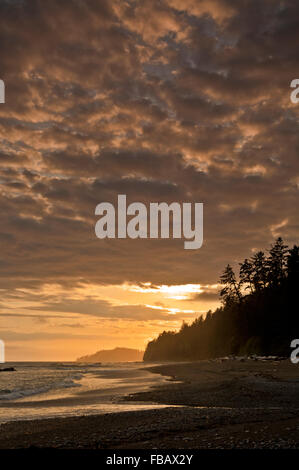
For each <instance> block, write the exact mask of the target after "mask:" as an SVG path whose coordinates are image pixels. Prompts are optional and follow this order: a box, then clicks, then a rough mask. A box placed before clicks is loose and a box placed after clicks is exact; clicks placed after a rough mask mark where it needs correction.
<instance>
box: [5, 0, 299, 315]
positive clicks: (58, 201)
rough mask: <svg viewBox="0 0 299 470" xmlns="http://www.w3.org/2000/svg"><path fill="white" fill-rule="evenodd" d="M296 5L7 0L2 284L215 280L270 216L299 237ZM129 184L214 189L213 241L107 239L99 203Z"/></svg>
mask: <svg viewBox="0 0 299 470" xmlns="http://www.w3.org/2000/svg"><path fill="white" fill-rule="evenodd" d="M298 13H299V6H298V4H296V3H295V2H294V1H291V0H286V1H283V2H279V3H277V4H276V5H273V2H272V1H270V0H266V1H263V2H260V1H257V0H250V1H249V0H242V1H240V2H238V3H236V2H235V1H233V0H214V1H211V2H210V1H209V2H208V1H204V0H202V1H196V2H195V1H193V0H188V1H186V2H184V3H182V2H178V1H177V0H163V1H161V2H151V1H146V2H142V3H135V2H120V1H118V0H113V1H109V2H108V1H102V2H95V1H94V0H87V1H86V2H77V1H75V0H70V1H69V2H67V3H63V4H62V3H61V2H59V1H58V0H53V1H51V2H48V3H47V4H45V2H42V1H41V0H30V1H29V0H27V1H26V0H24V1H22V2H1V5H0V41H1V44H2V49H1V74H2V76H1V78H2V79H4V80H5V82H6V90H7V100H6V103H5V105H3V106H2V105H1V107H0V133H1V135H2V140H1V144H0V160H1V161H2V162H3V167H2V168H1V170H0V182H1V188H2V189H1V194H0V219H1V228H2V230H1V235H0V237H1V246H2V251H1V254H0V281H1V286H2V288H6V289H10V290H13V289H15V288H26V287H30V288H40V287H41V286H42V285H44V284H45V283H49V284H51V283H52V284H53V283H58V284H60V285H62V286H64V287H69V286H75V285H77V284H78V283H80V282H82V280H84V281H85V282H87V283H98V284H101V285H102V284H106V285H107V284H115V285H116V284H117V285H118V284H121V283H123V282H134V283H138V282H148V281H149V282H152V283H153V284H156V285H161V284H163V283H167V284H185V283H203V284H212V283H214V282H215V281H216V280H217V279H218V277H219V273H220V271H221V270H222V268H223V266H224V265H225V264H226V263H227V262H237V261H238V260H240V259H242V258H243V257H244V256H248V253H250V251H251V249H252V248H253V247H260V248H263V247H265V246H267V245H268V244H269V243H270V242H272V241H273V227H276V228H277V229H276V230H275V235H282V236H283V237H284V238H285V239H286V241H287V242H288V243H290V244H291V243H295V242H296V241H298V240H297V238H298V229H299V224H298V215H297V206H298V185H297V184H296V182H295V180H294V178H295V177H296V175H298V170H299V163H298V155H297V153H298V152H297V149H298V144H299V142H298V139H299V137H298V136H299V133H298V112H299V108H298V107H296V106H294V105H292V104H291V103H290V100H289V94H290V89H289V84H290V82H291V80H292V79H293V78H295V75H296V70H298V64H297V62H298V58H297V47H296V45H298V34H297V30H298V21H297V18H298ZM261 169H262V171H261ZM120 193H122V194H127V195H128V200H129V201H130V202H133V201H140V202H144V203H146V204H148V203H149V202H152V201H166V202H172V201H178V202H184V201H194V202H203V203H204V243H203V247H202V248H201V249H200V250H199V251H197V252H187V251H186V250H184V249H183V247H182V243H181V241H178V240H136V241H132V240H110V241H107V240H103V241H100V240H98V239H96V237H95V234H94V225H95V222H96V218H95V216H94V209H95V206H96V205H97V204H98V203H99V202H102V201H109V202H115V201H116V198H117V194H120ZM283 221H287V222H286V223H284V224H282V222H283ZM213 296H214V294H212V293H208V292H207V293H203V294H199V297H198V299H199V300H204V299H205V300H212V298H213ZM68 300H69V302H70V306H71V307H72V308H73V309H74V310H75V311H78V312H79V311H80V312H81V313H83V310H84V313H88V312H91V313H90V314H93V315H103V316H106V315H107V316H109V315H110V316H112V315H115V316H117V317H118V318H125V317H126V318H129V317H130V318H146V317H147V316H148V318H154V316H155V315H158V314H159V315H166V314H167V313H163V312H162V313H161V312H157V310H155V311H152V310H151V309H148V308H145V307H144V306H143V307H142V306H140V305H137V306H134V307H132V308H129V307H126V306H122V307H118V308H116V307H115V308H114V307H111V306H108V305H107V304H105V303H102V304H100V303H97V304H92V303H90V304H88V305H85V306H84V308H83V307H82V308H81V307H80V306H79V305H77V306H76V305H75V304H74V303H73V302H72V301H71V300H70V299H68ZM55 307H58V304H57V305H55V304H53V305H51V306H49V305H48V307H47V308H55ZM60 307H61V308H62V307H63V305H60ZM64 307H65V308H66V309H67V308H68V307H67V306H66V305H65V306H64ZM85 307H86V309H85ZM62 311H65V310H64V309H63V310H62ZM69 311H71V310H69ZM155 318H156V317H155Z"/></svg>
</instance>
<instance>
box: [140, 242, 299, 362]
mask: <svg viewBox="0 0 299 470" xmlns="http://www.w3.org/2000/svg"><path fill="white" fill-rule="evenodd" d="M220 282H221V284H222V286H224V287H223V288H222V290H221V292H220V297H221V299H222V304H223V305H222V307H220V308H217V309H216V310H215V312H214V313H212V312H211V311H209V312H208V313H207V315H206V317H205V318H203V317H202V316H200V317H199V318H197V319H196V320H194V322H193V323H192V324H191V325H188V324H186V323H183V324H182V327H181V329H180V330H179V331H178V332H177V333H176V332H172V331H164V332H163V333H161V334H160V335H159V336H158V338H156V339H154V340H153V341H151V342H149V343H148V345H147V347H146V351H145V353H144V360H145V361H162V360H174V361H178V360H198V359H205V358H210V357H217V356H223V355H228V354H252V353H256V354H265V355H269V354H279V355H288V354H289V346H290V342H291V340H292V339H293V338H298V337H299V336H298V335H299V315H298V288H299V247H298V246H296V245H295V246H294V247H293V248H291V249H290V250H288V249H287V247H286V245H284V243H283V241H282V239H281V238H278V239H277V240H276V242H275V244H274V245H273V246H271V248H270V250H269V256H268V257H266V256H265V254H264V252H262V251H259V252H257V253H255V254H254V255H253V256H252V257H251V258H250V259H249V260H248V259H245V260H244V261H243V263H240V275H239V280H238V279H236V276H235V273H234V271H233V269H232V267H231V266H230V265H227V266H226V268H225V270H224V272H223V274H222V275H221V277H220ZM248 287H249V288H250V293H249V294H248V295H246V296H244V297H242V294H241V288H243V289H244V290H246V288H248Z"/></svg>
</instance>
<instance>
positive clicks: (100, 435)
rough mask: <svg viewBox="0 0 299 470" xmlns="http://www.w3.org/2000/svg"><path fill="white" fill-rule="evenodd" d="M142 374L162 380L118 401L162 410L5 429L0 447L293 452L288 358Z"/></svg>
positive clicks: (298, 384) (298, 390)
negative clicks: (253, 449) (264, 449)
mask: <svg viewBox="0 0 299 470" xmlns="http://www.w3.org/2000/svg"><path fill="white" fill-rule="evenodd" d="M145 367H146V366H145ZM148 370H149V371H151V372H154V373H157V374H161V375H163V376H167V377H169V380H168V381H167V382H166V383H164V384H162V385H159V386H155V387H151V388H150V389H149V390H147V391H142V392H140V393H135V394H133V395H127V396H123V397H122V398H121V399H120V401H123V402H131V403H132V402H134V403H136V404H137V403H139V404H140V403H158V404H163V405H169V407H165V408H161V409H149V410H139V411H125V412H120V413H109V414H102V415H94V416H80V417H69V418H51V419H40V420H34V421H18V422H11V423H6V424H2V425H1V434H0V448H27V447H43V448H44V447H47V448H48V447H55V448H92V449H95V448H96V449H131V448H135V449H153V448H155V449H163V448H164V449H170V448H171V449H184V448H191V449H192V448H193V449H196V448H200V449H211V448H216V449H226V448H228V449H231V448H262V449H263V448H270V449H275V448H278V449H288V448H299V375H298V366H296V365H294V364H292V363H291V362H290V361H289V360H283V361H276V360H264V361H263V360H252V359H250V360H249V359H245V360H244V359H243V360H233V359H228V360H225V359H222V360H213V361H200V362H193V363H179V364H164V365H159V366H154V367H150V368H148ZM132 404H133V403H132ZM174 405H176V406H174Z"/></svg>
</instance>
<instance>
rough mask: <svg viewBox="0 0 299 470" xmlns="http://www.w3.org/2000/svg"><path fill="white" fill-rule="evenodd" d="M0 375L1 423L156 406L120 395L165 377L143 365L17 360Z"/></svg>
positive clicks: (134, 391)
mask: <svg viewBox="0 0 299 470" xmlns="http://www.w3.org/2000/svg"><path fill="white" fill-rule="evenodd" d="M5 367H14V368H15V369H16V370H15V372H0V423H5V422H9V421H16V420H28V419H29V420H30V419H41V418H54V417H67V416H82V415H90V414H100V413H113V412H119V411H128V410H141V409H149V408H159V407H163V406H164V405H157V404H154V403H142V402H133V401H132V402H130V401H127V402H126V401H124V400H123V397H124V396H126V395H131V394H133V393H136V392H140V391H143V390H147V389H148V388H149V387H152V386H155V385H159V384H163V383H165V382H166V380H167V378H165V377H162V376H160V375H159V374H154V373H151V372H149V371H147V370H144V369H143V368H144V363H142V362H136V363H129V362H128V363H106V364H105V363H103V364H82V363H75V362H47V363H46V362H15V363H6V364H5Z"/></svg>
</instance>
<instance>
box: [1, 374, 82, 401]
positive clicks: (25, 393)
mask: <svg viewBox="0 0 299 470" xmlns="http://www.w3.org/2000/svg"><path fill="white" fill-rule="evenodd" d="M72 387H81V385H80V384H79V383H76V382H74V381H73V380H70V379H69V380H64V381H61V382H56V383H53V384H50V385H45V386H42V387H36V388H27V389H23V390H22V389H18V388H16V389H12V390H9V389H4V390H0V400H16V399H18V398H25V397H29V396H32V395H39V394H41V393H47V392H50V391H52V390H60V389H65V388H72Z"/></svg>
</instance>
